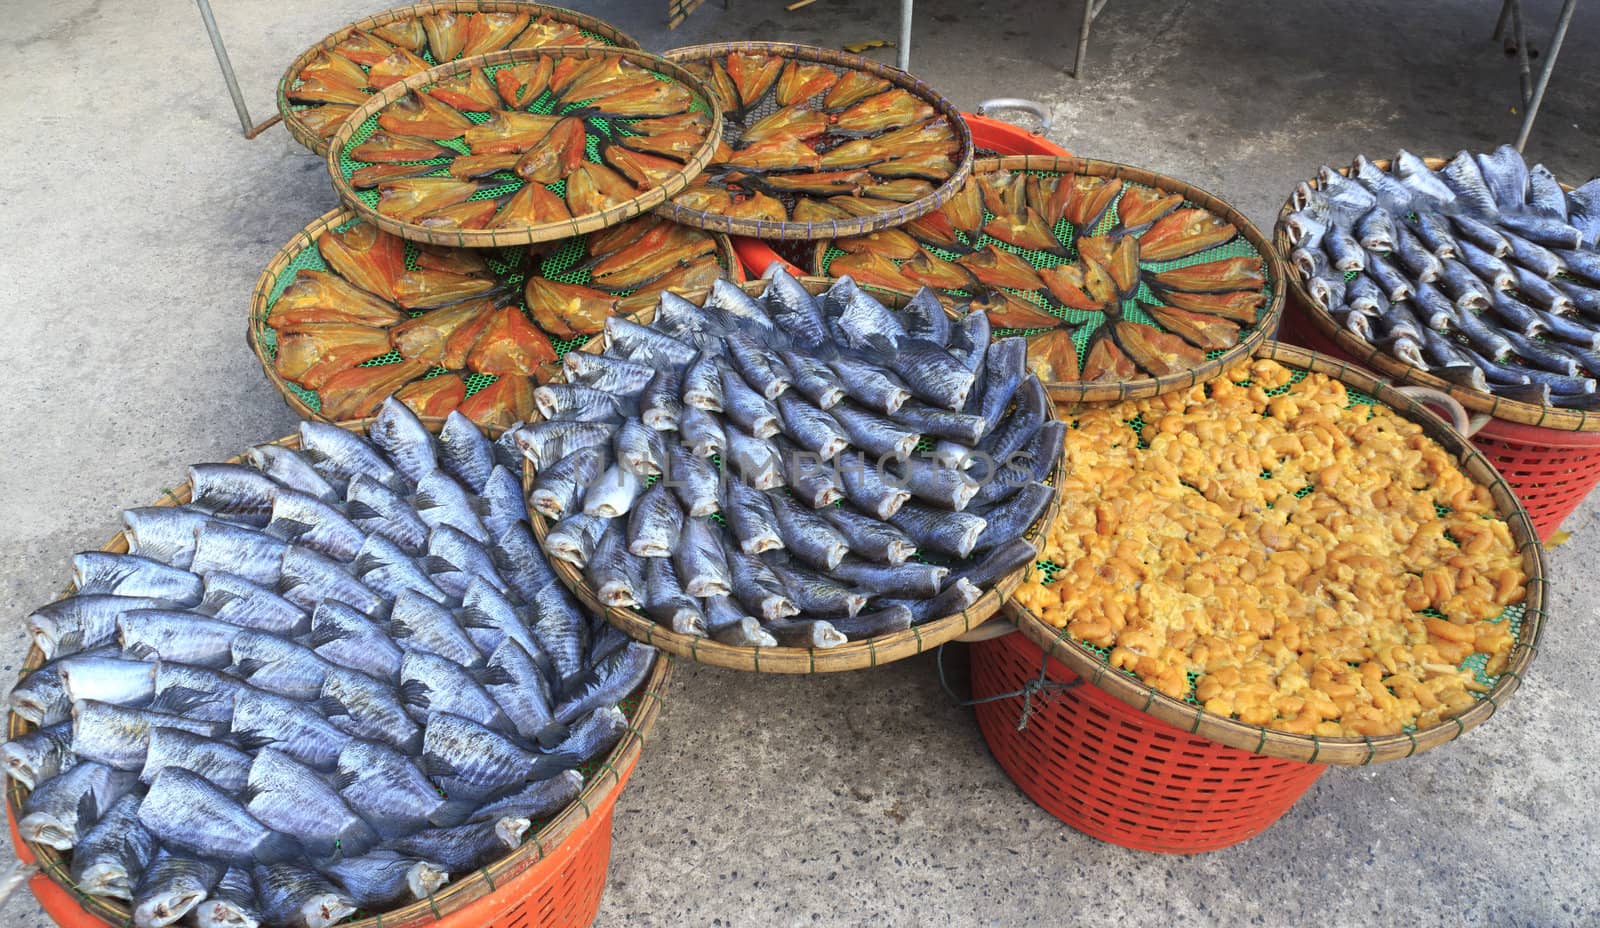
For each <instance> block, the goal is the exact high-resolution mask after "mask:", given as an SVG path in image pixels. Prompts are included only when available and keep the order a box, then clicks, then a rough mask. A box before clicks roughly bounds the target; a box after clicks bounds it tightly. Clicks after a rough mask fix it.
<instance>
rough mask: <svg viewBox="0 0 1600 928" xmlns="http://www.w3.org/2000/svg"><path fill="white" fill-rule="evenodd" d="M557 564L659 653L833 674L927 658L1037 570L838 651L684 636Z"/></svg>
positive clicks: (1044, 519)
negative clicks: (604, 597) (613, 602)
mask: <svg viewBox="0 0 1600 928" xmlns="http://www.w3.org/2000/svg"><path fill="white" fill-rule="evenodd" d="M800 282H801V283H802V284H804V285H805V287H806V289H807V290H809V291H811V292H812V293H814V294H815V293H821V292H822V291H824V290H826V289H827V288H828V287H829V286H830V285H832V284H833V281H831V280H827V279H824V278H818V277H802V278H800ZM741 286H742V287H743V289H744V290H745V292H746V293H749V294H751V295H752V296H754V295H756V294H758V293H760V292H761V291H762V290H764V289H765V288H766V282H765V281H750V282H749V283H745V284H743V285H741ZM864 289H867V290H868V291H869V292H871V293H872V294H873V295H874V296H876V297H877V298H878V299H880V300H882V301H883V302H884V304H885V305H887V306H890V307H894V308H898V307H899V306H902V305H904V303H905V301H906V300H907V299H908V297H907V296H906V295H905V294H898V293H893V292H891V291H887V290H878V289H875V288H870V287H869V288H864ZM689 299H690V300H692V301H694V302H699V301H701V300H702V299H704V294H693V295H690V296H689ZM653 318H655V314H654V311H653V310H652V311H650V312H649V314H648V315H641V316H640V317H638V321H640V322H642V323H648V322H649V321H650V320H651V319H653ZM585 350H589V351H594V350H597V348H596V347H589V348H586V349H585ZM1054 417H1055V413H1054V407H1052V409H1051V418H1054ZM1065 466H1066V462H1065V461H1064V460H1063V461H1058V462H1057V464H1056V469H1055V471H1054V472H1053V473H1052V475H1051V478H1050V481H1049V482H1050V483H1051V484H1055V483H1056V482H1057V481H1058V479H1059V476H1060V475H1061V473H1062V468H1063V467H1065ZM537 477H538V474H537V473H535V472H534V470H533V467H532V466H531V464H529V463H527V462H524V464H523V468H522V483H523V488H524V492H525V493H526V492H527V491H529V490H531V489H532V488H533V482H534V480H535V479H536V478H537ZM1059 505H1060V503H1059V499H1058V498H1052V499H1051V501H1050V505H1049V507H1048V508H1047V509H1046V510H1045V512H1044V515H1042V516H1040V517H1039V521H1038V522H1037V523H1035V524H1034V525H1033V526H1032V527H1031V528H1030V531H1029V532H1028V533H1027V535H1026V536H1025V537H1027V538H1028V539H1029V540H1030V541H1033V542H1034V543H1035V544H1038V543H1040V542H1042V540H1043V538H1044V532H1045V530H1046V529H1047V528H1048V527H1049V525H1050V523H1051V522H1052V521H1054V520H1055V517H1056V511H1057V507H1058V506H1059ZM528 521H529V522H530V523H531V524H532V526H533V537H534V538H535V539H536V540H537V541H538V542H539V544H540V545H543V544H544V540H545V536H546V535H548V534H549V531H550V524H551V523H550V520H549V519H548V518H546V517H545V516H544V515H543V514H542V513H539V512H536V511H534V510H532V509H530V510H529V511H528ZM550 566H551V567H553V568H555V571H556V574H557V576H559V577H560V578H561V580H562V582H563V583H565V584H566V586H567V588H568V589H569V590H571V591H572V593H573V595H575V596H577V597H578V599H579V600H580V601H582V603H583V605H584V607H585V608H587V609H590V610H592V611H594V612H596V613H599V614H601V615H604V616H605V618H606V620H607V621H608V622H610V623H611V624H613V625H615V626H616V627H618V628H620V629H622V630H623V631H624V632H626V633H628V635H629V636H631V637H633V638H635V639H637V640H639V641H643V642H644V643H646V644H649V645H653V646H655V647H657V648H660V649H661V650H663V651H666V652H667V653H668V654H674V655H677V656H679V657H686V658H688V659H690V660H692V661H696V662H698V663H702V664H710V665H711V666H713V667H724V668H727V669H729V670H747V671H751V672H753V673H832V672H835V671H841V670H862V669H864V668H868V667H876V666H878V665H879V664H887V663H889V662H891V661H897V660H901V659H902V658H907V657H912V656H914V655H917V654H921V653H922V652H924V651H926V650H928V649H930V648H935V647H938V646H939V645H941V644H944V643H946V642H949V641H953V640H954V639H956V638H957V637H959V636H961V635H964V634H966V633H967V632H969V631H971V630H973V629H975V628H977V627H978V626H980V625H982V624H983V623H985V622H987V621H989V619H991V618H993V617H994V616H995V614H997V613H998V612H999V611H1000V606H1001V604H1002V603H1004V602H1005V601H1006V599H1007V598H1008V597H1010V595H1011V593H1012V591H1014V590H1015V589H1016V588H1017V587H1018V586H1019V585H1021V583H1022V580H1023V578H1024V577H1025V576H1026V575H1027V571H1028V570H1029V569H1030V568H1028V567H1024V568H1020V569H1018V570H1017V571H1015V572H1013V573H1012V574H1011V575H1009V576H1007V577H1006V578H1005V579H1003V580H1001V581H1000V582H999V583H997V584H995V585H994V586H993V587H992V588H990V589H987V590H984V591H983V596H982V597H981V598H979V600H978V601H977V602H975V603H973V604H972V605H971V606H968V607H967V608H966V609H964V610H962V611H961V612H959V613H956V614H955V615H947V616H943V617H941V618H935V619H929V620H928V621H926V622H923V623H922V624H920V625H913V626H911V627H910V628H908V629H904V630H902V631H897V632H892V633H890V634H887V635H878V636H875V637H872V638H862V639H859V640H853V641H849V642H846V643H845V644H842V645H839V646H838V647H836V648H790V647H776V648H741V647H734V646H732V645H726V644H723V643H721V642H719V641H712V640H711V639H709V638H700V637H697V636H694V635H684V634H680V633H678V632H675V631H673V630H672V629H671V628H668V627H666V626H664V625H661V624H659V623H657V622H656V621H655V620H653V619H651V618H650V617H649V616H646V615H642V614H641V613H639V612H638V611H637V610H634V609H626V608H618V607H616V606H607V605H604V604H602V603H601V602H600V600H599V598H598V597H596V596H595V592H594V589H593V588H592V587H591V586H590V584H589V581H588V579H587V578H586V577H584V576H583V572H582V571H581V570H579V569H578V568H576V567H574V566H572V565H571V564H569V563H567V562H566V561H562V560H555V559H552V560H551V562H550Z"/></svg>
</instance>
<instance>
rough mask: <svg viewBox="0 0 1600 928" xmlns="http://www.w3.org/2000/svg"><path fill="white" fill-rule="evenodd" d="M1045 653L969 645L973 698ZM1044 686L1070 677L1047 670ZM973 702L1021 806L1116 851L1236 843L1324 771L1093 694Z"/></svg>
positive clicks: (1033, 672) (1026, 676) (1019, 642)
mask: <svg viewBox="0 0 1600 928" xmlns="http://www.w3.org/2000/svg"><path fill="white" fill-rule="evenodd" d="M1043 658H1044V653H1043V652H1042V651H1040V650H1039V647H1038V646H1037V645H1035V644H1034V643H1033V642H1031V641H1029V640H1028V639H1027V638H1025V637H1024V636H1022V635H1020V634H1010V635H1003V636H1001V637H999V638H995V639H992V640H989V641H981V642H976V643H974V644H973V645H972V696H973V698H974V699H986V698H989V697H993V696H997V695H999V694H1002V693H1014V692H1017V691H1018V690H1020V689H1022V687H1023V686H1024V685H1025V684H1027V683H1029V682H1031V681H1034V680H1037V679H1038V677H1039V668H1040V662H1041V661H1042V660H1043ZM1046 676H1047V678H1048V679H1050V680H1052V681H1055V682H1057V683H1069V684H1070V683H1072V682H1073V681H1075V680H1078V679H1079V678H1078V676H1077V675H1076V674H1074V673H1073V672H1072V671H1071V670H1068V669H1067V668H1066V667H1064V666H1063V665H1061V664H1060V663H1058V662H1056V661H1054V660H1052V661H1050V662H1049V665H1048V667H1047V669H1046ZM1022 703H1023V700H1022V697H1020V696H1018V697H1013V698H1009V699H998V700H995V701H994V702H987V703H979V704H978V706H977V713H978V727H979V728H980V729H981V730H982V731H983V737H984V740H985V741H987V742H988V743H989V750H990V751H991V752H992V753H993V754H994V757H995V760H997V761H999V763H1000V766H1001V767H1002V768H1003V769H1004V770H1005V771H1006V773H1007V774H1008V775H1009V776H1010V777H1011V779H1012V780H1013V781H1014V782H1015V783H1016V784H1017V786H1018V787H1019V788H1021V790H1022V791H1023V792H1024V793H1026V794H1027V795H1028V798H1030V799H1032V800H1033V801H1034V802H1036V803H1038V804H1039V805H1040V806H1041V807H1043V808H1044V810H1045V811H1046V812H1049V813H1050V814H1051V815H1054V816H1055V817H1056V818H1059V819H1061V820H1062V821H1063V822H1066V823H1067V824H1068V825H1071V826H1072V827H1073V828H1076V829H1077V830H1079V831H1081V832H1083V833H1085V834H1087V835H1090V836H1092V837H1096V838H1099V839H1101V840H1102V841H1109V842H1111V843H1112V844H1117V845H1121V846H1122V847H1127V848H1133V849H1134V850H1140V851H1159V852H1161V853H1166V854H1194V853H1198V852H1201V851H1214V850H1218V849H1220V848H1225V847H1229V846H1231V845H1234V844H1238V843H1239V842H1241V841H1244V840H1246V839H1248V838H1251V837H1254V836H1255V835H1258V834H1260V833H1261V832H1262V831H1264V830H1265V829H1266V828H1267V826H1269V825H1271V824H1272V823H1273V822H1275V821H1277V820H1278V819H1279V818H1280V817H1281V816H1282V815H1283V813H1285V812H1287V811H1288V810H1289V807H1290V806H1292V805H1294V803H1295V800H1297V799H1299V798H1300V796H1301V794H1303V793H1304V792H1305V791H1306V789H1307V788H1309V787H1310V786H1311V784H1312V782H1313V781H1315V780H1316V778H1317V777H1319V776H1321V775H1322V772H1323V771H1324V770H1326V769H1327V765H1325V764H1305V763H1300V762H1297V761H1290V760H1280V759H1278V758H1274V757H1263V756H1262V755H1259V754H1251V753H1249V752H1248V751H1241V750H1238V749H1236V748H1230V747H1226V746H1223V745H1220V744H1217V743H1216V742H1214V741H1208V740H1206V739H1205V738H1200V737H1196V736H1195V735H1191V734H1189V733H1188V732H1185V731H1181V730H1179V729H1177V728H1174V727H1172V726H1171V725H1168V724H1166V723H1165V722H1162V721H1159V720H1157V719H1155V718H1152V717H1151V716H1149V715H1146V714H1145V713H1143V712H1140V711H1139V710H1137V709H1134V708H1132V707H1131V706H1129V705H1127V704H1126V703H1124V702H1121V701H1120V700H1118V699H1115V698H1114V697H1112V696H1110V695H1108V694H1106V693H1105V692H1104V691H1102V690H1101V689H1099V688H1098V687H1094V686H1087V685H1083V686H1075V687H1073V688H1072V689H1069V690H1055V691H1048V692H1046V693H1041V694H1037V695H1035V696H1033V698H1032V700H1031V707H1032V712H1031V714H1030V716H1029V719H1028V724H1027V725H1026V726H1025V727H1023V728H1022V729H1021V730H1018V728H1017V723H1018V720H1019V719H1020V718H1021V714H1022Z"/></svg>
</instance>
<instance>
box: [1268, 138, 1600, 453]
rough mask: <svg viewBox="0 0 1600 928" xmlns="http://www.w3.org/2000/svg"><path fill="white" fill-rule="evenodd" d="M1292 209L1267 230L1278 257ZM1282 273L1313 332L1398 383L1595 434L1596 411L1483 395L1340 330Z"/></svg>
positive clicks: (1433, 163)
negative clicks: (1427, 388) (1270, 233)
mask: <svg viewBox="0 0 1600 928" xmlns="http://www.w3.org/2000/svg"><path fill="white" fill-rule="evenodd" d="M1423 161H1424V162H1425V163H1426V164H1427V165H1428V167H1430V168H1434V169H1437V168H1440V167H1443V166H1444V165H1445V164H1448V163H1449V162H1448V161H1447V160H1446V159H1444V158H1424V159H1423ZM1372 163H1373V165H1374V166H1376V167H1378V168H1381V169H1383V170H1385V171H1387V170H1389V164H1390V163H1389V162H1388V161H1387V160H1385V161H1374V162H1372ZM1339 173H1340V174H1344V175H1346V176H1348V175H1349V173H1350V169H1349V168H1340V169H1339ZM1308 183H1310V184H1311V186H1313V187H1316V188H1319V189H1320V188H1321V186H1322V184H1321V182H1320V181H1319V180H1318V179H1316V178H1312V179H1311V180H1310V181H1309V182H1308ZM1561 189H1563V190H1571V189H1572V187H1571V186H1569V185H1567V184H1562V185H1561ZM1291 199H1292V198H1291ZM1292 212H1294V205H1293V203H1292V202H1291V201H1290V200H1285V201H1284V204H1283V209H1281V210H1279V211H1278V223H1277V225H1276V226H1275V227H1274V228H1273V230H1272V241H1273V244H1275V245H1276V246H1277V247H1278V251H1279V253H1280V254H1283V255H1287V254H1289V252H1291V251H1293V250H1294V245H1292V244H1291V243H1290V242H1289V232H1288V229H1287V227H1286V226H1285V221H1286V220H1287V219H1288V218H1289V214H1290V213H1292ZM1284 277H1286V278H1288V280H1289V285H1290V286H1292V287H1293V288H1294V295H1295V298H1296V299H1298V300H1299V301H1300V305H1301V306H1303V307H1304V308H1305V313H1306V315H1307V316H1308V317H1309V318H1310V319H1311V321H1312V322H1313V323H1314V324H1315V325H1316V327H1317V330H1318V331H1320V332H1321V333H1322V334H1323V335H1325V336H1327V337H1328V338H1329V339H1331V340H1332V341H1333V343H1334V344H1336V345H1338V346H1339V350H1341V351H1343V352H1345V353H1346V354H1348V355H1350V356H1351V357H1352V358H1355V359H1356V360H1358V361H1360V362H1361V363H1362V364H1365V365H1366V366H1367V367H1369V368H1372V369H1373V370H1376V371H1378V372H1379V373H1382V374H1387V375H1388V376H1390V377H1393V378H1395V379H1397V380H1399V381H1400V382H1402V383H1408V384H1415V385H1417V386H1421V387H1432V388H1433V389H1435V390H1442V391H1444V392H1445V393H1448V394H1450V395H1451V396H1453V397H1455V398H1456V400H1457V401H1458V402H1460V403H1461V405H1463V406H1465V407H1467V408H1468V409H1470V410H1472V411H1473V412H1481V413H1487V414H1488V415H1490V416H1493V417H1494V418H1496V419H1504V420H1505V421H1507V422H1517V423H1520V424H1522V425H1534V426H1539V427H1540V428H1547V429H1558V430H1560V431H1563V432H1600V413H1597V412H1595V411H1593V410H1583V409H1562V408H1561V407H1559V406H1535V405H1534V404H1532V403H1524V402H1521V401H1518V400H1508V399H1505V398H1504V397H1499V396H1495V395H1494V394H1492V393H1483V392H1481V391H1478V390H1472V389H1469V388H1467V387H1463V386H1461V385H1460V384H1455V383H1451V382H1450V381H1448V380H1444V379H1443V378H1440V377H1435V376H1434V375H1433V374H1430V373H1429V372H1427V371H1425V370H1422V369H1421V368H1418V367H1412V366H1411V365H1410V364H1407V363H1406V362H1404V361H1402V360H1400V359H1399V358H1397V357H1395V356H1394V355H1392V354H1389V353H1388V352H1386V351H1384V350H1383V349H1382V348H1379V347H1378V346H1376V345H1373V344H1371V343H1369V342H1366V341H1363V340H1362V339H1359V338H1357V337H1356V336H1355V335H1354V334H1353V333H1351V332H1348V331H1346V330H1345V328H1344V326H1342V325H1340V324H1339V322H1338V320H1336V319H1334V318H1333V315H1332V314H1330V313H1329V312H1328V311H1327V310H1325V309H1323V308H1322V307H1320V306H1318V305H1317V304H1316V303H1315V302H1313V301H1312V299H1311V296H1310V294H1308V293H1307V292H1306V287H1305V283H1304V282H1303V281H1302V280H1301V279H1300V275H1299V273H1287V274H1285V275H1284Z"/></svg>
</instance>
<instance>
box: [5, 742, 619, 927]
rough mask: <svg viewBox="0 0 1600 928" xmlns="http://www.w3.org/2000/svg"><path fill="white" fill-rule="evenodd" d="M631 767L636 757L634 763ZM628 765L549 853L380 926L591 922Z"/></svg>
mask: <svg viewBox="0 0 1600 928" xmlns="http://www.w3.org/2000/svg"><path fill="white" fill-rule="evenodd" d="M635 760H637V757H636V758H635ZM633 767H634V764H633V763H629V764H628V766H627V768H626V769H624V770H623V771H622V774H621V776H619V777H618V778H617V780H616V783H615V784H614V785H613V786H612V788H611V789H610V790H608V791H607V792H606V793H605V794H604V795H603V796H602V797H600V801H599V802H598V803H596V804H595V806H594V808H593V810H592V811H593V814H591V815H590V816H589V817H588V818H585V819H584V820H583V821H582V822H581V823H579V824H578V826H577V828H576V829H575V830H574V831H573V832H572V834H571V835H569V836H568V837H567V838H566V840H564V841H562V842H561V844H560V845H559V846H557V847H556V848H555V849H554V850H552V851H551V852H550V853H549V854H547V855H545V856H544V857H543V858H541V859H540V860H538V861H537V862H536V863H534V864H533V866H531V867H529V868H528V869H527V870H524V871H523V872H522V873H519V874H517V876H516V877H514V878H512V879H511V880H510V881H508V882H506V883H504V884H503V885H501V886H497V887H495V888H494V890H493V891H491V892H490V893H488V894H487V895H484V896H482V897H480V898H478V899H475V900H473V901H472V902H471V903H470V904H468V905H466V906H465V907H463V908H460V909H457V910H455V911H453V912H447V913H445V914H444V915H443V916H442V917H439V918H437V919H436V918H434V917H433V916H431V915H424V916H422V917H421V918H417V919H409V920H406V921H400V920H396V921H394V922H392V923H391V922H390V921H389V920H387V919H384V920H382V921H381V922H380V923H381V924H383V925H385V926H389V925H391V924H392V926H393V928H406V926H408V925H428V926H430V928H583V926H586V925H588V924H589V923H590V922H593V921H594V917H595V913H597V912H598V911H599V910H600V897H601V896H602V895H603V894H604V892H605V888H606V868H607V866H608V865H609V864H610V862H611V817H612V812H613V811H614V809H615V807H616V803H617V797H618V796H620V795H621V794H622V789H623V787H624V786H626V785H627V783H628V778H629V777H630V776H632V775H633ZM6 820H7V823H8V824H9V825H10V826H11V846H12V848H14V849H15V850H16V852H17V858H18V859H19V860H20V861H22V863H23V864H25V865H29V866H31V865H33V864H34V863H35V857H34V855H33V853H32V851H30V850H29V849H28V845H27V844H26V843H25V842H23V840H22V838H21V836H20V835H19V834H18V833H17V823H16V820H15V819H14V818H13V817H12V815H11V811H10V809H9V808H7V810H6ZM28 888H29V889H30V890H32V892H33V895H34V898H35V899H37V900H39V906H40V907H41V908H43V909H44V911H45V914H46V915H49V916H50V918H51V919H52V920H53V921H54V922H55V923H56V924H58V925H60V926H62V928H119V926H115V925H112V924H111V923H110V922H107V921H105V920H104V919H102V918H99V917H97V916H95V915H92V914H90V913H89V912H87V911H85V910H84V908H83V906H81V905H79V903H78V900H77V899H75V898H74V897H73V896H72V894H71V893H69V892H67V891H66V890H65V889H63V888H62V887H61V886H60V885H59V884H57V883H56V882H55V881H54V880H51V879H50V878H49V877H47V876H45V875H44V874H43V873H36V874H34V875H33V876H32V877H30V878H29V880H28Z"/></svg>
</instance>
